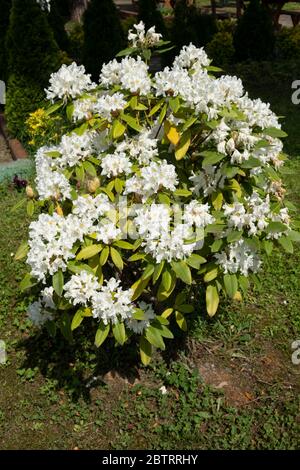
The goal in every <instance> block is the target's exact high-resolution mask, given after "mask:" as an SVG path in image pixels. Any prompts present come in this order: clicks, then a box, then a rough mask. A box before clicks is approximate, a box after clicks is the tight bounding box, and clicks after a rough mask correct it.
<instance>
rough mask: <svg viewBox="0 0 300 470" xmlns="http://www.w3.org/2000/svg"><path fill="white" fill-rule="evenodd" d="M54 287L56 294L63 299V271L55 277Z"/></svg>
mask: <svg viewBox="0 0 300 470" xmlns="http://www.w3.org/2000/svg"><path fill="white" fill-rule="evenodd" d="M52 286H53V289H54V291H55V292H56V294H57V295H58V296H59V297H61V295H62V292H63V288H64V275H63V272H62V270H61V269H60V270H59V271H57V272H56V273H55V274H54V275H53V277H52Z"/></svg>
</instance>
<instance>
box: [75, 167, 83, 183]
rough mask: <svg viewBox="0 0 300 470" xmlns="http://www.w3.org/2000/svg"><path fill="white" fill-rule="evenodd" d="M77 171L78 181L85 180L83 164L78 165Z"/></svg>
mask: <svg viewBox="0 0 300 470" xmlns="http://www.w3.org/2000/svg"><path fill="white" fill-rule="evenodd" d="M75 173H76V178H77V180H78V181H81V182H82V181H84V168H83V166H82V165H79V166H76V168H75Z"/></svg>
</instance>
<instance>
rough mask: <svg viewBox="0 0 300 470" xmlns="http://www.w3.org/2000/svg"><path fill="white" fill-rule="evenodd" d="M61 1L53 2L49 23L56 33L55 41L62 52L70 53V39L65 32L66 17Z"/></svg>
mask: <svg viewBox="0 0 300 470" xmlns="http://www.w3.org/2000/svg"><path fill="white" fill-rule="evenodd" d="M60 3H61V2H60V1H59V0H52V1H51V10H50V12H49V13H48V22H49V25H50V26H51V28H52V31H53V33H54V39H55V41H56V42H57V44H58V46H59V48H60V49H61V50H62V51H66V52H68V51H69V46H70V44H69V38H68V35H67V32H66V30H65V17H64V16H62V14H61V10H60V8H59V5H60Z"/></svg>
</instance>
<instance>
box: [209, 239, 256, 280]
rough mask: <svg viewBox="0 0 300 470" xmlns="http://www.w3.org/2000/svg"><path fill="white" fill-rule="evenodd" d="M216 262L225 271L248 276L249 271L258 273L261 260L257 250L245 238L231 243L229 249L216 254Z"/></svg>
mask: <svg viewBox="0 0 300 470" xmlns="http://www.w3.org/2000/svg"><path fill="white" fill-rule="evenodd" d="M215 258H216V262H217V264H219V265H220V266H221V267H222V270H223V271H224V272H225V273H238V272H239V273H241V274H243V275H244V276H248V275H249V272H250V271H251V272H253V273H256V272H257V271H258V270H259V268H260V266H261V261H260V259H259V257H258V256H257V254H256V252H255V251H254V250H253V249H252V248H250V246H249V245H248V244H247V242H246V241H244V240H239V241H237V242H236V243H232V244H231V245H229V247H228V250H226V251H222V252H221V253H216V254H215Z"/></svg>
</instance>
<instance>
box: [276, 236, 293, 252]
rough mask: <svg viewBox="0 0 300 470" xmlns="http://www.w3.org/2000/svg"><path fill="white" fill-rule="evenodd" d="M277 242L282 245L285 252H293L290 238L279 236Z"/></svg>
mask: <svg viewBox="0 0 300 470" xmlns="http://www.w3.org/2000/svg"><path fill="white" fill-rule="evenodd" d="M278 243H279V244H280V245H281V246H282V247H283V249H284V250H285V251H286V252H287V253H293V252H294V248H293V243H292V242H291V240H290V239H289V238H287V237H284V236H283V237H280V238H278Z"/></svg>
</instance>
